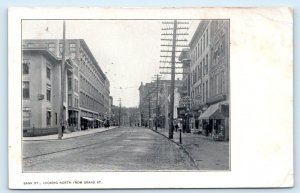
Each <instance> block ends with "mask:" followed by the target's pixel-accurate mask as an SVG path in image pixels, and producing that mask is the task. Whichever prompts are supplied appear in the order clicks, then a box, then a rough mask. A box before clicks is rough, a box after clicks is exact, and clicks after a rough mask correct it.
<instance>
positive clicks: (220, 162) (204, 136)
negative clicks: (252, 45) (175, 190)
mask: <svg viewBox="0 0 300 193" xmlns="http://www.w3.org/2000/svg"><path fill="white" fill-rule="evenodd" d="M229 45H230V39H229V20H214V19H212V20H23V21H22V61H23V62H22V126H23V127H22V134H23V136H22V155H23V162H22V163H23V164H22V166H23V172H97V171H187V170H188V171H215V170H217V171H219V170H230V77H229V74H230V71H229V69H230V68H229V66H230V64H229V61H230V60H229V51H230V49H229Z"/></svg>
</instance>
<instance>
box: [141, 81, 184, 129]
mask: <svg viewBox="0 0 300 193" xmlns="http://www.w3.org/2000/svg"><path fill="white" fill-rule="evenodd" d="M157 85H159V86H158V88H157ZM181 88H182V80H175V91H174V94H175V97H174V118H176V117H177V107H178V106H179V100H180V94H181V93H180V91H181ZM157 92H158V98H157ZM139 93H140V102H139V109H140V116H141V125H143V126H145V125H147V126H150V127H152V126H154V121H155V120H157V121H158V123H157V124H158V125H159V126H161V127H168V125H167V123H168V121H167V120H168V116H169V108H170V107H169V103H170V101H169V100H170V99H169V98H170V93H171V81H170V80H159V83H158V84H157V82H156V81H154V82H151V83H145V84H143V83H141V85H140V87H139ZM157 100H158V101H157ZM156 101H157V104H158V106H157V108H156ZM156 114H157V115H156Z"/></svg>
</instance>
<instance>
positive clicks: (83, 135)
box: [22, 127, 120, 141]
mask: <svg viewBox="0 0 300 193" xmlns="http://www.w3.org/2000/svg"><path fill="white" fill-rule="evenodd" d="M116 128H120V127H114V128H110V129H107V130H103V131H99V132H95V133H86V134H83V135H78V136H73V137H68V138H62V139H27V140H23V139H22V141H62V140H68V139H73V138H78V137H82V136H86V135H93V134H96V133H102V132H105V131H110V130H112V129H116Z"/></svg>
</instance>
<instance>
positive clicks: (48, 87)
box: [47, 84, 51, 101]
mask: <svg viewBox="0 0 300 193" xmlns="http://www.w3.org/2000/svg"><path fill="white" fill-rule="evenodd" d="M47 101H51V85H49V84H48V85H47Z"/></svg>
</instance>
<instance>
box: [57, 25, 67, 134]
mask: <svg viewBox="0 0 300 193" xmlns="http://www.w3.org/2000/svg"><path fill="white" fill-rule="evenodd" d="M62 44H63V45H62V59H61V72H60V73H61V80H60V81H61V100H60V111H59V112H60V127H59V128H58V139H62V136H63V132H64V129H65V118H64V98H65V60H66V56H65V55H66V52H65V50H66V21H63V42H62Z"/></svg>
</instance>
